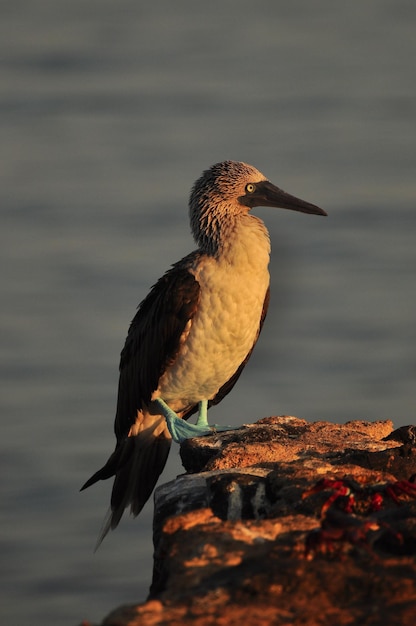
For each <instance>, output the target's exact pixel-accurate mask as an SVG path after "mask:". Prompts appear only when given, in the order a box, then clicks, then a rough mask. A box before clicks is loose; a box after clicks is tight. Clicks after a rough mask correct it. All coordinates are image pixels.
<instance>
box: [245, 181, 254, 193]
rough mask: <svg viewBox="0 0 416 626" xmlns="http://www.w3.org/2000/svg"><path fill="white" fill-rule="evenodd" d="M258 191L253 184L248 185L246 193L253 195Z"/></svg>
mask: <svg viewBox="0 0 416 626" xmlns="http://www.w3.org/2000/svg"><path fill="white" fill-rule="evenodd" d="M255 190H256V185H254V184H253V183H248V184H247V185H246V191H247V193H253V191H255Z"/></svg>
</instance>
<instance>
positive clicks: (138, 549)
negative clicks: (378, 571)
mask: <svg viewBox="0 0 416 626" xmlns="http://www.w3.org/2000/svg"><path fill="white" fill-rule="evenodd" d="M415 19H416V4H415V3H414V2H410V1H405V0H365V1H364V2H359V3H358V2H357V3H339V2H333V1H332V0H317V1H316V2H308V1H307V0H291V1H290V2H279V1H275V0H273V1H272V0H257V2H255V3H253V2H247V1H245V0H240V1H238V2H237V1H230V2H224V0H221V2H219V1H218V0H212V1H211V2H206V3H197V2H191V0H179V1H178V2H168V1H167V0H161V1H158V0H156V1H155V2H152V3H145V2H140V1H137V0H136V1H130V0H120V1H119V2H114V1H113V2H110V1H109V0H87V1H86V0H71V1H69V0H65V1H64V0H32V1H30V2H29V1H28V0H23V1H19V0H13V2H9V1H4V2H3V3H2V4H1V7H0V33H1V36H0V51H1V59H2V63H1V69H0V133H1V141H0V151H1V169H0V171H1V185H0V201H1V202H0V207H1V208H0V211H1V230H0V254H1V267H2V270H1V308H0V320H1V374H2V376H1V379H2V384H1V400H0V402H1V426H2V435H1V440H0V446H1V455H0V460H1V474H0V475H1V492H0V493H1V496H0V497H1V512H0V523H1V535H0V543H1V551H2V557H1V593H2V598H1V609H0V612H1V614H2V615H0V621H1V623H3V624H16V625H19V624H22V625H23V624H30V625H31V626H33V625H35V626H36V625H38V624H39V625H40V624H42V625H43V626H49V625H52V624H54V625H55V624H60V625H67V624H68V625H69V624H72V625H75V624H77V623H79V622H80V621H81V619H82V618H85V619H87V618H88V619H91V620H95V621H98V620H101V619H102V618H103V617H104V616H105V615H106V613H107V612H108V611H109V610H111V609H112V608H114V607H115V606H117V605H118V604H121V603H132V602H136V601H140V600H144V599H145V597H146V593H147V590H148V586H149V583H150V580H151V566H152V543H151V525H152V510H153V505H152V503H149V505H148V506H147V507H146V509H145V511H144V513H143V514H142V515H141V517H140V518H138V519H137V520H134V521H133V520H131V519H130V518H128V517H126V519H125V520H123V522H122V524H121V526H120V527H119V529H118V531H117V533H115V534H114V533H113V534H112V535H111V536H110V537H108V538H107V539H106V541H105V542H104V544H103V545H102V546H101V548H100V550H99V551H98V552H97V554H95V555H93V554H92V549H93V546H94V543H95V539H96V536H97V533H98V530H99V527H100V524H101V520H102V517H103V515H104V513H105V511H106V508H107V505H108V501H109V493H110V487H111V485H110V483H101V484H99V485H97V486H95V487H94V488H92V489H91V490H88V491H87V492H83V493H82V494H80V493H79V492H78V489H79V487H80V486H81V484H82V483H83V482H84V480H85V479H86V478H88V477H89V476H90V475H91V473H92V472H93V471H95V470H96V469H98V467H100V466H101V465H102V464H103V462H104V461H105V460H106V459H107V456H108V455H109V453H110V452H111V450H112V449H113V446H114V437H113V432H112V428H113V415H114V407H115V400H116V389H117V379H118V371H117V370H118V358H119V353H120V350H121V348H122V346H123V343H124V339H125V335H126V332H127V328H128V325H129V322H130V320H131V318H132V317H133V315H134V313H135V308H136V305H137V304H138V303H139V301H140V300H141V299H142V298H143V297H144V296H145V295H146V293H147V291H148V289H149V287H150V285H151V284H153V282H154V281H155V280H156V279H157V278H158V277H159V276H160V275H161V273H162V272H164V271H165V269H167V267H168V266H169V265H170V264H171V263H172V262H174V261H175V260H177V259H179V258H180V257H181V256H183V255H184V254H186V253H187V252H189V251H190V250H192V249H193V247H194V246H193V242H192V240H191V236H190V233H189V226H188V216H187V199H188V195H189V190H190V187H191V185H192V183H193V182H194V180H195V179H196V178H197V177H198V176H199V175H200V173H201V171H202V170H203V169H205V168H207V167H208V166H210V165H211V164H212V163H215V162H217V161H220V160H224V159H228V158H230V159H236V160H244V161H247V162H249V163H252V164H253V165H255V166H256V167H257V168H259V169H260V170H262V171H263V172H264V173H265V174H266V175H267V176H268V177H269V178H270V179H271V180H272V181H273V182H274V183H276V184H278V185H279V186H281V187H283V189H285V190H286V191H289V192H291V193H293V194H295V195H298V196H300V197H302V198H304V199H306V200H309V201H310V202H313V203H316V204H319V205H320V206H322V207H323V208H325V209H326V210H327V211H328V213H329V217H328V218H326V219H322V218H318V217H315V216H307V215H303V214H295V213H292V212H289V211H287V212H285V211H279V210H273V209H258V210H256V213H257V214H258V215H259V216H261V217H262V218H263V219H264V220H265V222H266V224H267V226H268V228H269V230H270V233H271V238H272V244H273V256H272V261H271V273H272V283H273V285H272V287H273V292H272V301H271V308H270V312H269V316H268V319H267V322H266V325H265V328H264V331H263V335H262V338H261V340H260V342H259V344H258V346H257V349H256V351H255V353H254V355H253V357H252V360H251V362H250V364H249V366H248V367H247V368H246V370H245V372H244V374H243V376H242V377H241V379H240V382H239V384H238V385H237V387H236V388H235V389H234V391H233V393H232V394H231V395H230V396H229V397H228V398H227V399H226V400H225V401H224V402H223V403H222V404H221V405H220V406H219V407H217V408H216V409H215V411H214V416H211V418H212V419H213V418H214V419H215V421H217V422H223V423H224V420H225V422H227V423H233V424H240V423H243V422H251V421H254V420H256V419H258V418H261V417H264V416H268V415H274V414H291V415H296V416H298V417H302V418H306V419H308V420H317V419H318V420H321V419H322V420H333V421H336V422H345V421H347V420H352V419H366V420H367V419H368V420H375V419H392V420H393V421H394V424H395V426H396V427H398V426H400V425H404V424H407V423H412V421H414V409H415V400H416V392H415V384H414V379H415V370H416V357H415V339H416V337H415V334H416V330H415V329H416V324H415V310H416V289H415V271H416V211H415V197H416V176H415V170H416V119H415V118H416V105H415V96H416V80H415V59H416V38H415V34H414V33H415V30H414V29H415ZM180 472H181V466H180V462H179V459H178V448H177V446H174V447H173V449H172V453H171V457H170V460H169V464H168V467H167V469H166V471H165V473H164V475H163V477H162V480H163V481H167V480H170V479H172V478H174V476H175V475H176V474H178V473H180Z"/></svg>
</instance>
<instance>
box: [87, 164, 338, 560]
mask: <svg viewBox="0 0 416 626" xmlns="http://www.w3.org/2000/svg"><path fill="white" fill-rule="evenodd" d="M258 206H264V207H276V208H283V209H291V210H293V211H299V212H302V213H309V214H315V215H322V216H325V215H327V213H326V212H325V211H324V210H323V209H321V208H320V207H318V206H316V205H314V204H310V203H309V202H306V201H304V200H301V199H299V198H296V197H295V196H292V195H290V194H289V193H286V192H285V191H283V190H282V189H280V188H279V187H277V186H275V185H274V184H272V183H271V182H270V181H269V180H268V179H267V178H266V177H265V176H264V175H263V174H262V173H261V172H260V171H259V170H257V169H256V168H255V167H253V166H252V165H249V164H247V163H244V162H241V161H232V160H227V161H222V162H220V163H216V164H214V165H212V166H211V167H210V168H209V169H207V170H205V171H204V172H203V173H202V175H201V176H200V178H198V180H197V181H196V182H195V184H194V185H193V187H192V190H191V194H190V198H189V219H190V226H191V231H192V234H193V237H194V240H195V242H196V245H197V248H196V249H195V250H194V251H193V252H191V253H190V254H188V255H187V256H185V257H184V258H183V259H181V260H180V261H178V262H176V263H174V264H173V265H172V266H171V267H170V269H168V271H167V272H166V273H165V274H164V275H163V276H162V277H161V278H160V279H159V280H158V281H157V282H156V283H155V284H154V285H153V287H152V288H151V290H150V292H149V294H148V295H147V297H145V298H144V300H143V301H142V302H141V304H139V306H138V310H137V313H136V315H135V316H134V318H133V320H132V322H131V324H130V327H129V330H128V334H127V338H126V342H125V345H124V348H123V350H122V352H121V356H120V367H119V370H120V376H119V385H118V398H117V408H116V416H115V423H114V431H115V436H116V446H115V450H114V452H113V453H112V454H111V456H110V458H109V459H108V461H107V462H106V463H105V465H104V466H103V467H102V468H101V469H99V470H98V471H97V472H95V474H93V476H91V478H90V479H89V480H87V482H86V483H85V484H84V485H83V487H82V488H81V490H83V489H86V488H87V487H90V486H91V485H93V484H94V483H96V482H97V481H99V480H105V479H108V478H111V477H113V476H114V483H113V488H112V493H111V503H110V509H109V511H108V513H107V516H106V518H105V520H104V524H103V527H102V530H101V533H100V535H99V538H98V541H97V545H96V548H97V547H98V546H99V545H100V543H101V541H102V540H103V539H104V537H105V536H106V535H107V533H108V532H109V530H110V529H111V530H114V529H115V528H116V527H117V525H118V523H119V522H120V519H121V517H122V515H123V512H124V510H125V509H126V508H127V507H129V506H130V511H131V514H132V515H133V516H137V515H138V514H139V513H140V511H141V510H142V508H143V506H144V505H145V503H146V502H147V500H148V499H149V497H150V496H151V494H152V492H153V490H154V488H155V486H156V483H157V480H158V478H159V476H160V474H161V472H162V471H163V468H164V466H165V464H166V460H167V457H168V454H169V450H170V446H171V442H172V439H173V440H174V441H176V442H178V443H181V442H183V441H184V440H185V439H188V438H191V437H197V436H205V435H208V434H210V433H211V434H212V433H213V432H216V431H222V430H227V429H230V428H234V429H235V427H230V426H219V425H214V426H212V425H210V424H209V423H208V419H207V411H208V409H209V408H210V407H211V406H213V405H216V404H218V403H219V402H221V400H222V399H223V398H224V397H225V396H226V395H227V394H228V393H229V392H230V391H231V389H232V388H233V387H234V385H235V383H236V382H237V380H238V378H239V376H240V374H241V372H242V371H243V369H244V367H245V365H246V363H247V361H248V359H249V358H250V355H251V353H252V351H253V348H254V346H255V344H256V342H257V339H258V337H259V334H260V332H261V329H262V327H263V322H264V319H265V317H266V313H267V309H268V306H269V294H270V288H269V284H270V277H269V270H268V266H269V260H270V250H271V247H270V237H269V233H268V231H267V229H266V226H265V224H264V222H263V221H262V220H261V219H260V218H259V217H257V216H255V215H253V214H252V213H251V210H252V209H253V208H254V207H258ZM196 412H197V413H198V416H197V419H196V423H195V424H191V423H189V422H187V420H188V418H189V417H190V416H191V415H193V414H194V413H196Z"/></svg>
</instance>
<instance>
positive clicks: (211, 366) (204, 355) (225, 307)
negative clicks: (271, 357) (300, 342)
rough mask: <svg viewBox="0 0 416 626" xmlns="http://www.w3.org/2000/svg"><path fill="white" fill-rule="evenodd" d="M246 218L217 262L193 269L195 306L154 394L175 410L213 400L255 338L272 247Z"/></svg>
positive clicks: (252, 220)
mask: <svg viewBox="0 0 416 626" xmlns="http://www.w3.org/2000/svg"><path fill="white" fill-rule="evenodd" d="M247 218H248V219H247V224H246V225H244V223H243V224H241V225H239V227H238V229H236V230H235V232H234V233H233V237H232V240H231V239H230V241H229V245H228V246H227V247H224V250H223V253H222V254H221V255H220V256H219V257H218V258H214V257H210V256H206V257H203V258H202V260H200V261H199V263H198V264H197V265H196V267H194V268H193V269H192V273H193V274H194V276H195V278H196V279H197V280H198V282H199V284H200V286H201V299H200V304H199V308H198V311H197V313H196V314H195V317H194V319H193V321H192V326H191V328H190V331H189V334H188V336H187V339H186V341H185V343H184V344H183V346H182V349H181V351H180V354H179V356H178V358H177V359H176V361H175V363H174V364H173V365H172V366H171V367H170V368H169V369H168V370H167V371H166V372H165V374H164V375H163V376H162V377H161V379H160V381H159V387H158V391H157V392H156V393H155V394H154V397H156V396H160V397H162V398H163V399H164V400H165V401H166V402H167V403H168V404H169V406H171V408H172V409H174V410H176V411H178V410H180V409H181V408H183V407H186V406H188V405H191V404H195V403H197V402H199V401H200V400H203V399H211V398H213V397H214V396H215V395H216V393H217V392H218V390H219V389H220V387H221V386H222V385H223V384H224V383H226V382H227V381H228V380H229V379H230V378H231V376H232V375H233V374H234V372H235V371H236V370H237V369H238V367H239V365H240V364H241V363H242V361H244V359H245V357H246V356H247V354H248V353H249V352H250V350H251V348H252V347H253V344H254V342H255V340H256V337H257V333H258V330H259V324H260V318H261V314H262V310H263V303H264V298H265V295H266V291H267V288H268V285H269V272H268V269H267V267H268V263H269V255H270V244H269V238H268V233H267V230H266V228H265V227H264V225H263V223H262V222H261V221H260V220H259V219H258V218H255V217H253V216H247Z"/></svg>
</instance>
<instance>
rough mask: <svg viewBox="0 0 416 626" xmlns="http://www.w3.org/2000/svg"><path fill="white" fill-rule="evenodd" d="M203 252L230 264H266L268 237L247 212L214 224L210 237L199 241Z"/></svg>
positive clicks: (253, 217) (257, 220)
mask: <svg viewBox="0 0 416 626" xmlns="http://www.w3.org/2000/svg"><path fill="white" fill-rule="evenodd" d="M198 243H199V245H200V249H201V251H202V252H203V253H205V254H208V255H209V256H213V257H215V258H217V259H218V260H221V261H225V262H227V263H230V264H232V265H241V264H242V263H254V264H255V265H257V264H258V263H260V264H262V265H266V266H267V265H268V262H269V256H270V238H269V233H268V231H267V228H266V227H265V225H264V223H263V222H262V220H261V219H259V218H258V217H256V216H254V215H251V214H249V213H247V214H246V215H239V216H238V217H236V218H234V219H233V218H232V217H231V218H229V219H227V221H226V222H220V223H217V224H215V225H214V228H212V229H211V232H209V236H207V235H206V234H205V236H203V237H201V238H200V239H199V241H198Z"/></svg>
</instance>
